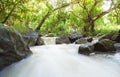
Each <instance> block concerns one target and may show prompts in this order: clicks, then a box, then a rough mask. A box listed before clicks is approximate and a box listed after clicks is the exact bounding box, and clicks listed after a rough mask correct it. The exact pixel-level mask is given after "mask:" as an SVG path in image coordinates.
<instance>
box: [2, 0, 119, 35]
mask: <svg viewBox="0 0 120 77" xmlns="http://www.w3.org/2000/svg"><path fill="white" fill-rule="evenodd" d="M0 23H3V24H5V25H8V26H10V27H14V28H15V29H17V30H24V29H26V28H31V29H33V30H35V31H37V32H43V33H46V34H52V35H59V34H63V33H71V32H85V33H93V34H98V33H106V32H111V31H115V30H118V29H120V0H0Z"/></svg>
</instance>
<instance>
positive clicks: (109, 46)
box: [94, 39, 116, 52]
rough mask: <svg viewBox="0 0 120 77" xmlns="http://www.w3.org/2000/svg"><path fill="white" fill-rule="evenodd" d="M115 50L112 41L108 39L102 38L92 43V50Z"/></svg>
mask: <svg viewBox="0 0 120 77" xmlns="http://www.w3.org/2000/svg"><path fill="white" fill-rule="evenodd" d="M115 50H116V49H115V47H114V43H113V41H111V40H109V39H102V40H100V41H98V42H97V43H96V44H94V51H100V52H115Z"/></svg>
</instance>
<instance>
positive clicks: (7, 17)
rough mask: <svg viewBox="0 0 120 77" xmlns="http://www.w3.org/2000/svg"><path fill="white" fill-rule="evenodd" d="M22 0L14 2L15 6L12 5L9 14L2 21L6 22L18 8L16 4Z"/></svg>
mask: <svg viewBox="0 0 120 77" xmlns="http://www.w3.org/2000/svg"><path fill="white" fill-rule="evenodd" d="M20 1H21V0H19V1H18V2H16V3H15V4H14V6H13V7H12V9H11V11H10V12H9V13H8V15H7V16H6V18H5V19H4V20H3V21H2V23H3V24H4V23H5V22H6V21H7V20H8V19H9V17H10V16H11V14H12V13H13V11H14V9H15V8H16V5H17V4H18V3H19V2H20Z"/></svg>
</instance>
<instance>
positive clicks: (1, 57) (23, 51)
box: [0, 27, 32, 70]
mask: <svg viewBox="0 0 120 77" xmlns="http://www.w3.org/2000/svg"><path fill="white" fill-rule="evenodd" d="M31 53H32V52H31V51H30V49H29V47H28V45H27V44H26V43H25V41H24V40H23V38H22V35H21V34H20V33H18V32H17V31H10V30H7V29H5V28H4V27H0V70H2V69H3V68H5V67H6V66H8V65H10V64H12V63H14V62H17V61H20V60H22V59H23V58H25V57H27V56H29V55H30V54H31Z"/></svg>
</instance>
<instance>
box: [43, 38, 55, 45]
mask: <svg viewBox="0 0 120 77" xmlns="http://www.w3.org/2000/svg"><path fill="white" fill-rule="evenodd" d="M41 38H42V39H43V40H44V43H45V44H46V45H49V44H56V38H57V37H41Z"/></svg>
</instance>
